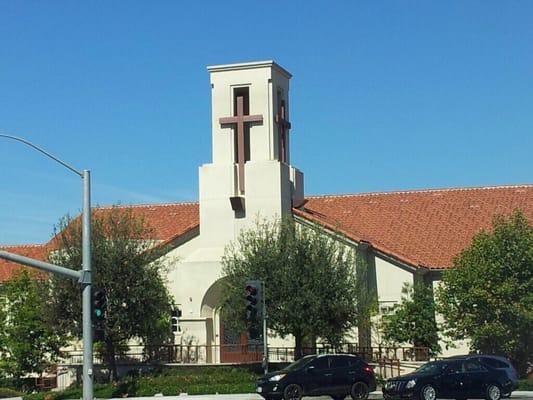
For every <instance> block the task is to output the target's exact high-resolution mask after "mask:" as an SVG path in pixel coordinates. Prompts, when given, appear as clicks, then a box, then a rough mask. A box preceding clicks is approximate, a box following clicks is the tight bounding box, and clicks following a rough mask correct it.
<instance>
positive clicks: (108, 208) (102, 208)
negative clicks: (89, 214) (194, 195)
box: [93, 201, 199, 210]
mask: <svg viewBox="0 0 533 400" xmlns="http://www.w3.org/2000/svg"><path fill="white" fill-rule="evenodd" d="M198 204H199V202H198V201H184V202H181V203H151V204H150V203H145V204H116V205H111V206H95V207H93V209H95V210H111V209H113V208H143V207H145V208H149V207H172V206H188V205H198Z"/></svg>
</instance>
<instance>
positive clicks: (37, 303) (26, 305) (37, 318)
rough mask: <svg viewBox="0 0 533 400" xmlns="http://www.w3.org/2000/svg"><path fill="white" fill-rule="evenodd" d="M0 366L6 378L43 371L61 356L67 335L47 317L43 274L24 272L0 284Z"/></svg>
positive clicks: (20, 382)
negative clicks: (56, 329) (54, 326)
mask: <svg viewBox="0 0 533 400" xmlns="http://www.w3.org/2000/svg"><path fill="white" fill-rule="evenodd" d="M0 298H2V300H3V301H2V303H3V304H2V305H0V360H1V362H0V365H1V369H2V371H1V373H0V375H3V376H4V377H9V376H11V377H14V380H15V383H16V384H17V386H19V387H20V385H21V384H22V382H23V380H22V377H24V376H25V375H27V374H29V373H37V374H41V373H42V372H43V371H44V370H45V369H46V367H47V366H48V365H50V363H51V362H53V361H55V360H56V359H57V357H58V355H59V348H60V347H61V346H62V345H64V344H65V343H66V338H65V337H64V336H63V335H60V334H59V333H58V332H56V331H55V329H54V328H53V325H51V324H50V323H49V320H48V319H47V312H46V310H47V303H46V299H47V298H48V295H47V288H46V285H45V284H44V283H43V281H42V277H36V276H35V275H30V274H29V273H28V272H27V271H24V270H23V271H22V272H21V273H19V274H18V275H17V276H15V277H13V278H12V279H11V280H9V281H7V282H6V283H4V284H3V285H1V286H0Z"/></svg>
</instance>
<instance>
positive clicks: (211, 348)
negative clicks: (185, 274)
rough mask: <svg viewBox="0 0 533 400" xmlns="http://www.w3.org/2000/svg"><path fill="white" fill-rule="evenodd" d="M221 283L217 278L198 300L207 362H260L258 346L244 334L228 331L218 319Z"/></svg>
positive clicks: (259, 345) (259, 346) (219, 316)
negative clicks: (199, 301)
mask: <svg viewBox="0 0 533 400" xmlns="http://www.w3.org/2000/svg"><path fill="white" fill-rule="evenodd" d="M223 282H224V278H221V279H219V280H217V281H216V282H215V283H213V284H212V285H211V287H210V288H209V289H208V290H207V292H206V293H205V295H204V298H203V300H202V308H201V311H200V312H201V316H202V317H204V318H206V344H207V360H208V362H221V363H242V362H260V361H261V360H262V357H263V354H262V346H261V344H260V343H259V342H257V341H250V340H248V335H247V334H246V333H242V332H238V331H235V330H232V329H230V328H228V324H227V323H226V324H225V323H224V320H223V317H221V315H222V313H221V312H220V304H221V303H222V296H223V290H224V283H223ZM243 307H244V298H243Z"/></svg>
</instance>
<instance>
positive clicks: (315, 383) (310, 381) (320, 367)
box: [256, 354, 376, 400]
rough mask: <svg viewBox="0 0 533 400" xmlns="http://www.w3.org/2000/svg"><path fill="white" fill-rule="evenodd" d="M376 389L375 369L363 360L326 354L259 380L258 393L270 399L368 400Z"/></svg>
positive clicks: (355, 357)
mask: <svg viewBox="0 0 533 400" xmlns="http://www.w3.org/2000/svg"><path fill="white" fill-rule="evenodd" d="M374 390H376V379H375V377H374V370H373V369H372V367H370V366H369V365H368V364H367V363H365V362H364V361H363V360H362V359H361V358H360V357H357V356H354V355H349V354H322V355H311V356H306V357H303V358H301V359H300V360H298V361H296V362H294V363H292V364H290V365H289V366H287V367H286V368H284V369H282V370H280V371H276V372H272V373H270V374H267V375H264V376H263V377H261V378H260V379H258V380H257V389H256V391H257V393H259V394H260V395H261V396H263V397H264V398H265V399H267V400H274V399H284V400H300V399H301V398H302V397H303V396H323V395H329V396H331V397H333V399H335V400H340V399H344V398H345V397H346V396H347V395H350V396H351V397H352V399H354V400H366V398H367V397H368V394H369V392H372V391H374Z"/></svg>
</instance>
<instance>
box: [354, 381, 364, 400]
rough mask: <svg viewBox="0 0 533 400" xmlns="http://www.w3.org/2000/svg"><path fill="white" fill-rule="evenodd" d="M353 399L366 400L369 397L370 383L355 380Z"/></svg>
mask: <svg viewBox="0 0 533 400" xmlns="http://www.w3.org/2000/svg"><path fill="white" fill-rule="evenodd" d="M350 396H352V399H353V400H366V399H367V398H368V385H367V384H366V383H364V382H355V383H354V384H353V385H352V390H350Z"/></svg>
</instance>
